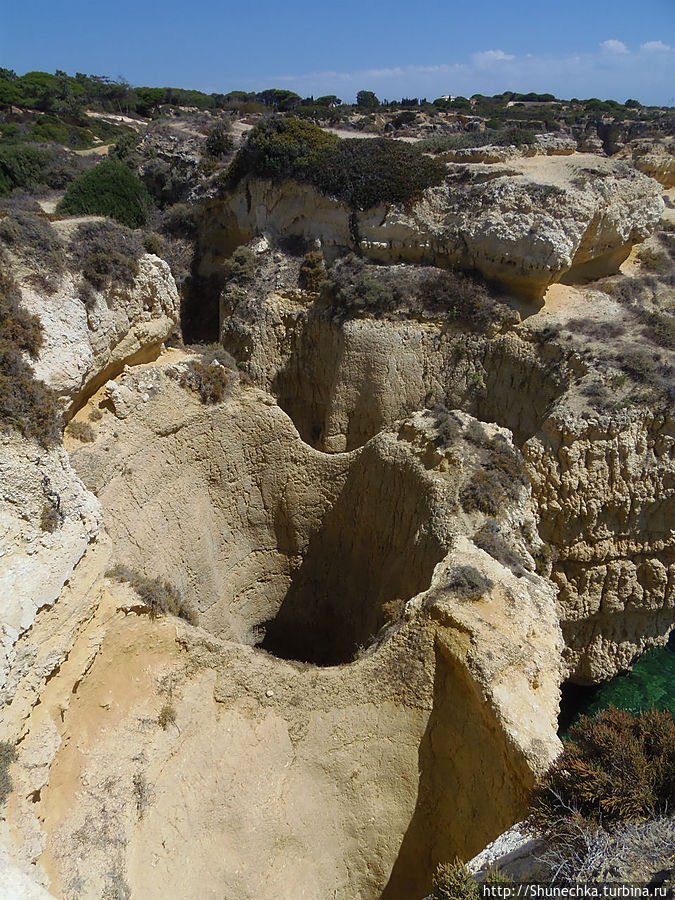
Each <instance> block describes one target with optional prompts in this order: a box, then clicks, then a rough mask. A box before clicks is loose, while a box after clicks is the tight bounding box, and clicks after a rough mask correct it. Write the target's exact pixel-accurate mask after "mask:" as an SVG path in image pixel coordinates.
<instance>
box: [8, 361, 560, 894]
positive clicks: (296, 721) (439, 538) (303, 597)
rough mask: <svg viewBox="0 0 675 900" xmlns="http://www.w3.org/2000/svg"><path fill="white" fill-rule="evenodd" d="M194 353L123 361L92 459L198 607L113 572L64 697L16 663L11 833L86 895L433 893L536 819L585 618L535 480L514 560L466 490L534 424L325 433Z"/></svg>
mask: <svg viewBox="0 0 675 900" xmlns="http://www.w3.org/2000/svg"><path fill="white" fill-rule="evenodd" d="M176 366H180V364H176V363H174V364H172V365H170V366H169V367H168V368H167V369H166V371H164V370H160V369H158V368H157V367H141V368H140V369H138V370H133V371H130V372H128V373H127V374H126V375H123V376H122V377H121V379H120V387H122V386H123V387H125V388H126V389H127V391H128V392H129V393H130V394H133V393H136V394H137V395H138V402H137V403H132V404H131V408H132V412H131V413H130V414H129V415H127V416H125V417H124V418H122V419H120V418H117V416H115V414H114V413H113V412H112V411H110V409H109V407H104V414H103V418H102V419H101V420H100V421H98V422H97V423H96V425H97V428H96V440H95V441H94V442H93V443H91V444H86V445H82V446H80V447H79V449H77V450H76V451H75V452H74V460H75V462H76V466H77V468H78V470H79V472H80V473H81V475H82V477H83V478H84V480H85V482H86V483H87V484H88V485H89V487H90V488H91V489H92V490H93V491H94V492H95V493H96V494H97V495H98V497H99V499H100V501H101V502H102V504H103V506H104V507H105V509H106V513H105V515H106V521H107V527H108V530H109V531H110V534H111V538H112V541H113V545H114V553H115V556H116V558H117V559H120V560H122V561H124V562H126V563H127V564H129V565H131V566H133V567H135V568H138V569H142V570H143V571H145V572H147V573H148V574H150V575H153V576H155V575H159V576H161V577H167V578H169V579H170V580H171V581H172V582H173V583H175V584H177V585H179V586H180V587H182V588H183V589H184V590H185V591H186V592H187V593H188V594H189V596H190V599H191V600H193V602H194V603H195V605H196V606H198V608H199V611H200V626H201V627H199V628H194V627H191V626H188V625H186V624H184V623H180V622H179V621H178V620H170V619H165V620H160V621H154V622H153V621H152V620H148V618H147V616H146V615H143V613H142V610H139V608H138V600H137V599H136V600H134V594H133V592H132V590H131V589H130V587H129V586H128V585H125V584H118V583H116V582H114V581H109V580H108V581H107V582H104V583H102V582H101V581H100V580H99V581H98V582H96V585H97V586H95V590H94V594H93V595H91V594H90V596H93V597H94V600H93V602H91V601H90V602H89V605H88V609H89V618H88V619H87V620H86V621H82V620H80V621H79V624H78V626H77V627H76V628H71V630H70V632H69V635H70V638H69V639H70V646H69V652H68V653H67V656H66V657H65V658H63V659H62V663H61V667H60V670H59V672H58V675H57V676H56V677H53V678H52V679H51V680H50V681H49V682H48V683H47V684H46V685H43V687H42V689H41V693H40V701H41V702H40V704H38V705H34V704H33V705H32V706H31V705H30V704H28V703H26V702H25V700H24V698H25V697H27V696H29V695H30V690H29V689H28V685H29V683H30V681H31V674H30V673H29V672H28V671H26V672H23V673H20V677H18V678H17V685H16V689H15V690H14V692H13V700H12V702H10V703H9V704H8V705H7V706H6V708H5V711H4V717H3V719H2V722H0V724H2V725H3V728H4V729H5V730H4V733H5V734H7V733H8V731H7V728H8V727H9V725H11V724H12V723H14V724H15V725H16V724H20V728H21V734H22V740H21V744H20V746H19V759H18V761H17V763H16V764H15V765H14V766H13V770H12V774H13V778H14V779H15V783H16V785H17V790H16V791H15V793H14V795H13V799H12V801H11V803H10V807H9V808H8V815H9V821H10V823H11V824H12V827H13V829H14V834H15V840H16V842H17V844H19V845H21V846H23V847H24V853H25V854H27V856H28V860H27V861H35V860H38V859H39V861H40V863H41V865H42V866H43V867H44V869H45V870H46V872H47V874H48V875H49V878H50V879H51V885H52V890H53V891H54V892H55V894H56V895H57V896H59V897H62V898H67V900H70V898H75V897H77V898H78V900H79V897H81V896H88V895H89V893H91V894H92V895H98V894H100V893H101V892H102V891H105V890H110V889H112V886H113V885H116V886H117V887H118V888H120V889H121V886H124V885H126V886H127V887H128V888H129V889H131V890H132V891H133V892H134V893H135V892H138V893H140V894H142V895H143V896H144V897H149V898H151V897H155V896H157V897H159V896H161V895H162V893H164V894H165V893H166V890H167V885H170V886H171V890H172V891H184V892H187V893H190V892H191V891H192V892H194V890H195V885H198V886H200V888H199V890H202V886H203V890H204V891H206V890H208V889H209V885H213V884H214V883H217V884H218V886H219V890H223V891H224V892H225V893H227V894H228V895H229V894H232V895H233V896H237V897H241V898H248V897H250V898H254V897H255V898H264V897H269V898H272V897H275V898H278V897H279V896H289V898H290V897H291V896H292V897H297V896H298V894H299V893H300V892H303V891H304V892H305V893H307V894H308V895H309V896H317V897H318V896H331V895H333V896H336V897H342V898H344V900H347V898H350V897H353V896H356V895H359V894H360V895H362V896H364V897H366V896H373V897H375V896H379V895H380V894H381V892H382V891H383V890H384V895H383V896H385V897H387V898H392V900H397V898H400V900H403V898H407V897H409V896H411V895H417V894H419V895H420V896H421V895H422V894H423V893H424V891H425V890H426V889H427V888H428V885H429V879H430V875H431V872H432V871H433V867H434V866H435V864H436V863H437V862H438V861H439V860H440V859H444V858H446V856H447V853H448V848H449V847H451V848H456V852H459V853H460V854H462V855H464V856H470V855H472V854H473V853H474V852H475V851H477V850H478V849H480V847H482V845H483V844H484V843H485V842H486V841H487V840H488V839H490V838H492V837H495V836H496V835H497V834H498V833H499V832H500V831H501V830H503V828H504V827H506V825H507V824H510V823H511V821H513V819H514V818H517V817H518V815H519V814H520V813H521V812H522V810H523V808H524V804H525V801H526V797H527V794H528V791H529V789H530V786H531V785H532V783H533V779H534V777H535V775H536V773H538V772H540V771H541V770H542V769H543V768H544V767H545V766H546V765H547V764H548V762H549V761H550V759H551V758H552V757H553V756H554V755H555V754H556V752H557V749H558V742H557V738H556V736H555V728H556V712H557V704H558V696H559V693H558V686H559V682H560V678H561V676H562V671H561V668H560V650H561V637H560V631H559V627H558V623H557V615H556V611H555V605H554V591H553V589H552V587H551V585H550V584H549V583H548V582H547V580H546V579H544V578H541V577H540V576H538V575H537V574H536V573H535V572H534V568H535V562H534V559H533V556H532V554H533V553H534V554H537V553H538V552H539V547H540V542H539V541H538V538H537V536H536V530H535V529H534V528H533V521H532V509H531V505H530V498H529V489H528V487H527V484H526V482H525V481H524V480H521V479H520V478H516V479H515V481H514V484H513V486H512V492H511V494H510V497H511V499H510V500H509V502H508V508H507V509H505V511H504V515H503V516H502V517H500V520H499V528H500V529H502V530H503V534H504V536H505V539H506V543H507V544H508V545H512V546H513V547H514V548H516V549H515V551H514V552H513V554H512V555H507V556H506V557H504V559H503V560H501V561H500V558H499V557H500V553H499V552H497V551H496V550H495V548H494V547H493V546H492V544H490V545H489V547H490V552H492V553H493V554H494V555H492V556H491V555H490V552H488V551H486V550H485V549H482V548H481V546H479V544H480V540H479V538H477V537H476V535H477V533H478V532H481V533H482V531H483V530H484V528H483V526H484V525H485V524H486V516H485V515H484V514H483V513H481V512H480V511H478V510H474V511H473V512H471V513H468V514H467V513H466V512H464V511H463V509H462V508H461V504H458V503H457V497H458V494H459V493H460V492H461V491H462V490H463V489H464V488H465V487H466V485H467V484H469V482H471V479H472V478H473V477H474V474H475V473H476V472H477V471H479V470H481V471H482V468H483V466H484V465H485V464H486V460H487V459H488V457H489V454H490V452H491V450H490V448H491V447H492V446H493V444H494V445H495V446H496V445H498V446H499V448H500V452H501V453H503V454H505V457H504V459H505V460H507V459H508V460H510V461H511V462H510V463H509V465H513V466H515V467H516V468H515V469H514V472H515V471H519V468H518V467H519V466H521V465H522V462H519V457H518V454H517V453H516V452H515V451H514V450H513V448H512V445H511V442H510V436H509V434H508V433H507V432H505V431H504V430H502V429H499V428H497V427H495V426H483V425H481V424H480V423H477V422H475V421H474V420H473V419H471V417H469V416H467V415H465V414H462V413H443V414H440V413H439V414H438V415H435V414H429V413H427V414H423V413H419V414H417V415H415V416H413V417H410V418H408V419H406V420H405V421H403V422H401V423H399V424H398V425H397V426H396V427H395V428H393V429H390V430H387V429H385V430H384V432H383V433H382V434H380V435H378V436H377V437H375V438H374V439H373V440H371V441H369V442H368V443H367V444H366V445H365V446H363V447H361V448H358V449H355V450H354V451H352V452H349V453H342V454H332V455H327V454H324V453H321V452H320V451H317V450H314V449H313V448H311V447H309V446H308V445H307V444H305V443H304V442H303V441H302V440H300V438H299V436H298V435H297V432H296V430H295V428H294V426H293V424H292V423H291V421H290V420H289V419H288V417H287V416H286V415H285V414H284V413H283V412H282V411H281V410H280V409H279V408H278V406H277V405H276V403H274V401H272V400H271V399H270V397H269V396H268V395H266V394H263V393H262V392H260V391H258V390H256V389H253V388H242V387H236V388H233V393H232V395H231V397H230V399H229V400H228V401H226V403H225V404H223V405H219V406H216V407H204V406H203V405H201V403H200V402H199V401H198V400H197V399H196V397H194V396H193V395H191V394H189V393H187V392H186V391H185V389H183V388H180V387H179V385H178V383H177V381H176V377H175V374H176V373H175V370H176ZM143 397H147V399H146V400H144V399H143ZM491 527H493V526H491ZM99 571H100V567H99ZM62 601H63V602H62ZM85 605H86V604H85ZM71 609H72V607H71V606H70V605H69V602H68V598H67V596H65V597H63V598H62V600H60V601H59V604H57V606H56V607H55V608H54V610H53V612H54V614H55V615H60V616H62V617H65V618H66V620H67V618H68V615H69V612H68V610H71ZM56 624H57V623H56V622H55V621H53V622H51V623H50V622H48V620H47V619H46V618H45V619H41V620H40V621H39V622H38V623H37V630H36V632H35V636H36V638H37V639H40V635H41V634H43V635H44V638H45V639H47V633H48V632H49V633H51V634H52V638H51V639H53V632H52V631H51V629H54V628H55V626H56ZM57 631H58V633H64V632H65V631H66V630H65V629H63V628H62V627H58V628H57ZM255 643H257V644H259V645H260V646H261V648H260V649H257V648H256V647H254V646H252V644H255ZM359 645H365V646H364V647H363V648H362V649H361V650H359ZM263 648H264V649H263ZM285 657H292V658H294V659H295V660H298V658H299V659H300V660H301V661H293V659H287V658H285ZM352 657H355V658H354V661H351V660H352ZM302 660H305V661H302ZM336 662H339V663H341V664H340V665H335V663H336ZM326 663H330V665H326ZM165 703H170V704H171V705H172V707H173V708H174V716H175V718H174V724H168V725H167V727H166V729H163V728H162V727H161V726H160V725H158V724H157V723H158V716H159V713H160V711H161V708H162V705H163V704H165ZM46 735H50V736H51V737H50V738H49V740H46V739H45V736H46ZM52 738H53V739H52ZM480 797H483V798H484V800H485V802H484V803H483V802H482V801H481V800H480ZM36 817H37V818H36ZM467 821H471V823H472V824H471V828H467V824H466V823H467ZM280 834H284V835H285V836H286V838H285V840H284V841H282V842H281V843H280V841H279V835H280ZM186 836H189V840H190V850H189V853H185V843H184V842H185V840H186ZM401 842H402V845H401Z"/></svg>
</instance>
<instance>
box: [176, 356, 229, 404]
mask: <svg viewBox="0 0 675 900" xmlns="http://www.w3.org/2000/svg"><path fill="white" fill-rule="evenodd" d="M231 380H232V373H231V372H230V371H229V370H228V369H225V368H224V367H223V366H222V365H220V364H219V363H218V362H212V363H210V364H209V365H206V364H205V363H203V362H199V361H197V360H192V361H191V362H189V363H188V365H187V369H186V370H185V371H184V372H182V373H181V375H180V377H179V384H180V386H181V387H184V388H187V389H188V390H191V391H194V392H195V393H196V394H199V396H200V397H201V400H202V403H222V402H223V400H224V399H225V398H226V397H227V394H228V390H229V388H230V383H231Z"/></svg>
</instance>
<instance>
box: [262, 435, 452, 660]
mask: <svg viewBox="0 0 675 900" xmlns="http://www.w3.org/2000/svg"><path fill="white" fill-rule="evenodd" d="M432 503H433V497H432V496H431V494H430V488H429V487H428V486H427V485H425V484H424V483H420V482H419V481H418V480H417V478H415V477H414V476H412V475H411V474H410V473H408V472H406V471H402V470H401V469H399V468H398V467H397V466H396V465H395V464H392V463H389V462H387V461H386V460H384V459H383V458H382V457H381V456H380V455H379V454H378V453H377V452H376V450H373V449H371V448H366V449H365V450H364V452H363V453H362V454H361V456H360V458H359V459H358V460H356V461H355V463H354V465H353V467H352V469H351V472H350V475H349V478H348V480H347V482H346V484H345V486H344V488H343V489H342V491H341V493H340V495H339V496H338V498H337V500H336V502H335V504H334V505H333V507H332V508H331V509H330V510H329V512H328V513H327V514H326V516H325V518H324V521H323V524H322V526H321V528H320V529H319V530H318V531H317V532H316V533H315V534H314V535H313V537H312V538H311V540H310V542H309V546H308V547H307V550H306V552H305V553H304V559H303V562H302V565H301V566H300V568H299V569H298V571H297V572H296V574H295V577H294V578H293V581H292V583H291V586H290V589H289V590H288V593H287V594H286V596H285V598H284V600H283V602H282V604H281V607H280V608H279V611H278V613H277V614H276V616H275V617H274V619H272V620H271V621H269V622H267V623H265V624H264V626H263V627H265V632H266V633H265V637H264V639H263V640H262V641H261V642H260V644H259V646H260V647H261V649H263V650H267V651H268V652H270V653H273V654H274V655H275V656H279V657H282V658H284V659H296V660H301V661H303V662H310V663H315V664H317V665H323V666H328V665H338V664H340V663H345V662H349V661H351V660H352V659H353V657H354V654H355V652H356V650H357V649H358V648H359V647H360V646H362V645H366V644H367V643H368V642H369V641H370V639H371V638H373V637H374V636H375V635H376V634H377V632H378V631H379V630H380V628H381V627H382V626H383V625H384V623H385V620H386V618H387V613H386V610H385V607H386V605H387V604H389V603H391V602H392V601H397V602H398V603H399V605H400V604H401V603H402V602H403V601H406V600H408V599H410V598H411V597H413V596H415V595H416V594H418V593H419V592H420V591H423V590H425V589H426V588H427V587H428V586H429V584H430V581H431V577H432V575H433V571H434V567H435V566H436V564H437V563H438V562H439V561H440V560H441V559H442V558H443V557H444V555H445V553H446V552H447V548H446V547H445V546H444V545H443V544H442V542H441V541H440V540H439V538H438V537H437V536H436V535H435V533H434V532H433V531H432V530H431V529H429V528H428V527H427V526H428V521H429V517H430V515H431V504H432Z"/></svg>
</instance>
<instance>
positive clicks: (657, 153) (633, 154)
mask: <svg viewBox="0 0 675 900" xmlns="http://www.w3.org/2000/svg"><path fill="white" fill-rule="evenodd" d="M621 155H622V156H623V157H625V158H626V159H629V160H630V161H631V162H632V163H633V165H634V166H635V168H636V169H639V170H640V171H641V172H644V174H645V175H649V177H650V178H654V179H656V181H658V182H659V183H660V184H662V185H663V186H664V187H665V188H672V187H675V141H674V140H673V139H672V138H665V139H663V140H661V141H656V140H642V141H635V142H633V143H632V144H629V145H628V147H626V148H625V150H623V151H622V154H621Z"/></svg>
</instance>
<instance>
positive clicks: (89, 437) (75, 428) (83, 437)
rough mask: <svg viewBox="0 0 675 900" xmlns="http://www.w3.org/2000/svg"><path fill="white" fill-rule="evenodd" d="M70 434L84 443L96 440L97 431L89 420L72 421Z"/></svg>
mask: <svg viewBox="0 0 675 900" xmlns="http://www.w3.org/2000/svg"><path fill="white" fill-rule="evenodd" d="M68 434H69V435H70V436H71V437H74V438H76V439H77V440H78V441H81V442H82V443H83V444H91V443H92V442H93V441H95V440H96V433H95V431H94V429H93V428H92V427H91V425H89V423H88V422H80V421H79V420H78V421H75V422H70V423H69V425H68Z"/></svg>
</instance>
